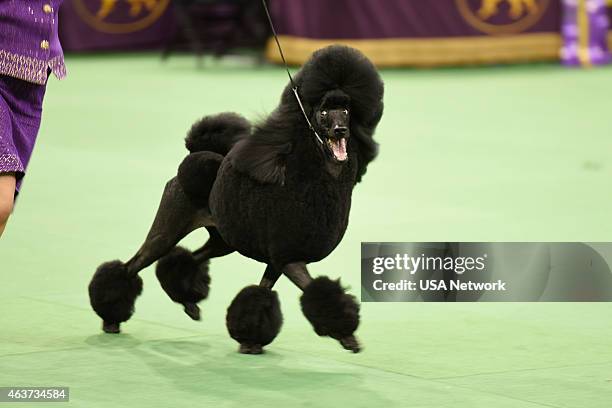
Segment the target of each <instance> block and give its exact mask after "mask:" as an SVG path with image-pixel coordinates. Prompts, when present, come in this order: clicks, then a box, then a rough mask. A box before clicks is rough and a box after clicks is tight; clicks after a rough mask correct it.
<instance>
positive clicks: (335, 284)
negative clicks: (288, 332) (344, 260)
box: [300, 276, 359, 340]
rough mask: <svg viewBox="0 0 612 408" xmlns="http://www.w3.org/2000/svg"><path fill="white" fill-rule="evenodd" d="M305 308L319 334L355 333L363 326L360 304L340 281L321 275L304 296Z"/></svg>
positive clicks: (335, 337) (336, 335)
mask: <svg viewBox="0 0 612 408" xmlns="http://www.w3.org/2000/svg"><path fill="white" fill-rule="evenodd" d="M300 303H301V305H302V312H303V313H304V316H306V318H307V319H308V321H310V323H311V324H312V326H313V328H314V330H315V332H316V333H317V334H318V335H319V336H329V337H332V338H334V339H336V340H340V339H343V338H345V337H347V336H350V335H352V334H353V333H354V332H355V330H357V326H359V304H358V303H357V302H356V301H355V297H354V296H352V295H349V294H347V293H345V291H344V289H343V288H342V286H340V281H339V280H337V281H333V280H331V279H329V278H328V277H326V276H321V277H318V278H316V279H314V280H313V281H312V283H311V284H310V285H308V286H306V289H305V290H304V294H303V295H302V297H301V298H300Z"/></svg>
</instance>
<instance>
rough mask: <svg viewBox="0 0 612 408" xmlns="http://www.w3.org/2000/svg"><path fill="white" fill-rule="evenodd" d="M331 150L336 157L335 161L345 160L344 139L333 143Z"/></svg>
mask: <svg viewBox="0 0 612 408" xmlns="http://www.w3.org/2000/svg"><path fill="white" fill-rule="evenodd" d="M332 150H333V151H334V156H336V159H338V160H340V161H344V160H346V158H347V154H346V139H340V140H338V141H333V142H332Z"/></svg>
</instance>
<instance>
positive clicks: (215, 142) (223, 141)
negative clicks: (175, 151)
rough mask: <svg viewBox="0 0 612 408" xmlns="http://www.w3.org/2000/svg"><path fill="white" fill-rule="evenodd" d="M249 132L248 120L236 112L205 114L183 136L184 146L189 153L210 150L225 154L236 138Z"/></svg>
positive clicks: (238, 138)
mask: <svg viewBox="0 0 612 408" xmlns="http://www.w3.org/2000/svg"><path fill="white" fill-rule="evenodd" d="M250 132H251V124H250V123H249V121H248V120H246V119H245V118H243V117H242V116H240V115H238V114H237V113H233V112H225V113H220V114H218V115H213V116H206V117H204V118H202V119H201V120H199V121H198V122H196V123H195V124H194V125H193V126H192V127H191V130H190V131H189V133H188V134H187V138H185V147H187V150H189V151H190V152H191V153H194V152H200V151H210V152H215V153H218V154H220V155H222V156H225V155H226V154H227V152H229V150H230V149H231V148H232V146H234V144H235V143H236V142H237V141H238V140H240V139H242V138H244V137H246V136H248V134H249V133H250Z"/></svg>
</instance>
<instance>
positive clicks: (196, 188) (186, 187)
mask: <svg viewBox="0 0 612 408" xmlns="http://www.w3.org/2000/svg"><path fill="white" fill-rule="evenodd" d="M222 161H223V156H221V155H220V154H218V153H213V152H207V151H203V152H196V153H191V154H189V155H188V156H187V157H185V159H184V160H183V162H182V163H181V165H180V166H179V168H178V174H177V178H178V180H179V183H180V184H181V187H182V188H183V191H185V193H186V194H187V195H188V196H189V198H190V199H191V200H192V201H193V202H194V203H196V204H198V205H199V206H202V207H208V196H209V195H210V190H211V189H212V186H213V183H214V182H215V179H216V178H217V170H218V169H219V165H220V164H221V162H222Z"/></svg>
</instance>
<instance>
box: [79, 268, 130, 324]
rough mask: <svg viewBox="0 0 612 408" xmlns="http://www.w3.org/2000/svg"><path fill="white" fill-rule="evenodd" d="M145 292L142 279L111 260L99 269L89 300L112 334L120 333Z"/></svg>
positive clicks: (91, 287) (91, 283) (94, 277)
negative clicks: (120, 326)
mask: <svg viewBox="0 0 612 408" xmlns="http://www.w3.org/2000/svg"><path fill="white" fill-rule="evenodd" d="M141 293H142V279H141V278H140V276H138V275H134V276H131V277H130V276H128V274H127V268H126V266H125V264H123V263H122V262H121V261H111V262H107V263H104V264H102V265H100V266H99V267H98V269H97V270H96V273H95V274H94V276H93V278H92V279H91V282H90V283H89V301H90V303H91V307H92V308H93V310H94V311H95V312H96V313H97V314H98V316H100V317H101V318H102V320H103V321H104V323H103V329H104V331H106V332H108V333H119V324H120V323H121V322H125V321H127V320H128V319H129V318H130V317H132V314H133V313H134V302H135V301H136V298H137V297H138V296H139V295H140V294H141Z"/></svg>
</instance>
